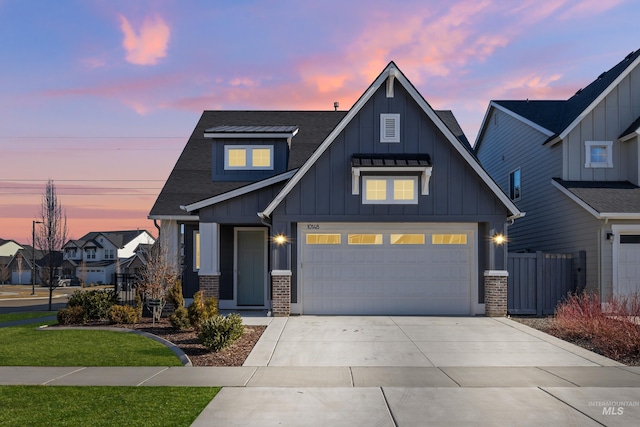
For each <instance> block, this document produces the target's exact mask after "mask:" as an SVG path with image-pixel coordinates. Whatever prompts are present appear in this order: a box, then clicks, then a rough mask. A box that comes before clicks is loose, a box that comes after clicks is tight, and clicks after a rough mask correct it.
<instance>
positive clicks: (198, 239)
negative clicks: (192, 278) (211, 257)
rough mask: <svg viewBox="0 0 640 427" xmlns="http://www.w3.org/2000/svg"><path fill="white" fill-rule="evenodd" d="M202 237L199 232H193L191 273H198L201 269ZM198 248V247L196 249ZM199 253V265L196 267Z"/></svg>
mask: <svg viewBox="0 0 640 427" xmlns="http://www.w3.org/2000/svg"><path fill="white" fill-rule="evenodd" d="M201 239H202V236H200V230H193V252H192V253H193V272H194V273H196V272H199V271H200V267H202V240H201ZM198 246H199V247H198ZM198 252H200V265H198V259H197V254H198Z"/></svg>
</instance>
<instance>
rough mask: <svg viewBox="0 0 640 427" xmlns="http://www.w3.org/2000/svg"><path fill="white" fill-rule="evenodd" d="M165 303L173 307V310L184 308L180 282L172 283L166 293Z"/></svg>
mask: <svg viewBox="0 0 640 427" xmlns="http://www.w3.org/2000/svg"><path fill="white" fill-rule="evenodd" d="M167 301H168V302H170V303H171V305H173V308H174V309H175V310H177V309H178V308H180V307H184V297H183V296H182V282H181V281H180V280H176V281H175V282H173V286H172V287H171V289H169V292H167Z"/></svg>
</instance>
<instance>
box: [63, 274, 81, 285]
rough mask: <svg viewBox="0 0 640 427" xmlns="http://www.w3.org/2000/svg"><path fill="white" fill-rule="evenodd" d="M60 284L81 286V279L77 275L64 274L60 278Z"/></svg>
mask: <svg viewBox="0 0 640 427" xmlns="http://www.w3.org/2000/svg"><path fill="white" fill-rule="evenodd" d="M58 286H60V287H66V286H80V280H79V279H78V278H77V277H75V276H63V277H60V278H59V279H58Z"/></svg>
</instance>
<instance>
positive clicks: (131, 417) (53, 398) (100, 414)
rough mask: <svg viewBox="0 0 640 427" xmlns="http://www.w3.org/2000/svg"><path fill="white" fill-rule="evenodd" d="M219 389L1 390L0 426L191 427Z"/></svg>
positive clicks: (56, 388) (60, 387)
mask: <svg viewBox="0 0 640 427" xmlns="http://www.w3.org/2000/svg"><path fill="white" fill-rule="evenodd" d="M219 390H220V388H219V387H62V386H55V387H49V386H0V408H2V410H0V425H1V426H20V427H23V426H189V425H190V424H191V423H192V422H193V421H194V420H195V419H196V417H197V416H198V414H200V412H202V410H203V409H204V408H205V406H206V405H207V404H208V403H209V402H210V401H211V399H213V397H214V396H215V395H216V394H217V393H218V391H219Z"/></svg>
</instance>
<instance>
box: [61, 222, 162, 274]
mask: <svg viewBox="0 0 640 427" xmlns="http://www.w3.org/2000/svg"><path fill="white" fill-rule="evenodd" d="M154 242H155V238H154V237H153V236H152V235H151V234H149V232H147V231H146V230H126V231H94V232H91V233H87V234H86V235H84V236H82V237H81V238H80V239H78V240H69V241H68V242H67V243H66V244H65V245H64V246H63V247H62V250H63V253H64V265H63V271H64V274H65V275H73V276H76V277H78V278H80V279H83V280H84V281H85V283H87V284H90V283H93V284H108V283H113V282H114V274H115V273H120V272H122V273H124V269H123V268H120V263H121V260H125V259H127V258H130V257H132V256H133V255H134V254H135V249H136V248H137V247H138V245H140V244H153V243H154Z"/></svg>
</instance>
